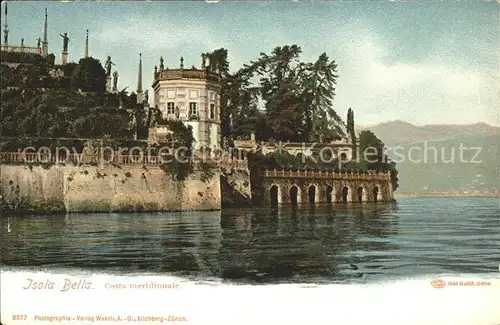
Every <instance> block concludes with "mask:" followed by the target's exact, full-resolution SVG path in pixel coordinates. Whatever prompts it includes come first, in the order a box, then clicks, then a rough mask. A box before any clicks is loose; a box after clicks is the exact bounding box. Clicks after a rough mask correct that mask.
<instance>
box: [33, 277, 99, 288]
mask: <svg viewBox="0 0 500 325" xmlns="http://www.w3.org/2000/svg"><path fill="white" fill-rule="evenodd" d="M23 289H25V290H27V289H33V290H43V289H49V290H53V289H56V290H60V291H69V290H82V289H83V290H85V289H86V290H89V289H90V290H91V289H94V288H93V287H92V281H90V280H87V279H79V280H74V281H72V280H70V279H64V281H63V282H62V283H58V284H57V285H56V282H54V281H49V280H45V281H35V280H33V279H29V278H28V279H26V284H25V285H24V286H23Z"/></svg>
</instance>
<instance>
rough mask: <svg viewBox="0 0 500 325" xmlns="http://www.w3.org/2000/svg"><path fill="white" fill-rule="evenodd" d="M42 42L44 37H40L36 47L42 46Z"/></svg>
mask: <svg viewBox="0 0 500 325" xmlns="http://www.w3.org/2000/svg"><path fill="white" fill-rule="evenodd" d="M41 44H42V39H41V38H40V37H39V38H38V39H37V42H36V47H38V48H40V45H41Z"/></svg>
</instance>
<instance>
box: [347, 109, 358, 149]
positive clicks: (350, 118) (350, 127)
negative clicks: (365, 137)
mask: <svg viewBox="0 0 500 325" xmlns="http://www.w3.org/2000/svg"><path fill="white" fill-rule="evenodd" d="M347 133H349V135H350V138H351V139H352V140H353V141H355V140H356V132H355V130H354V111H353V110H352V108H349V109H348V110H347Z"/></svg>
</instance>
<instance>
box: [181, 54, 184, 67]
mask: <svg viewBox="0 0 500 325" xmlns="http://www.w3.org/2000/svg"><path fill="white" fill-rule="evenodd" d="M181 69H184V58H183V57H182V56H181Z"/></svg>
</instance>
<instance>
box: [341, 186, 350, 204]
mask: <svg viewBox="0 0 500 325" xmlns="http://www.w3.org/2000/svg"><path fill="white" fill-rule="evenodd" d="M350 192H351V189H350V188H349V186H348V185H345V184H344V185H342V187H341V192H340V193H341V194H340V195H341V196H340V201H341V202H342V203H347V202H349V201H350V200H349V194H351V193H350Z"/></svg>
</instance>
